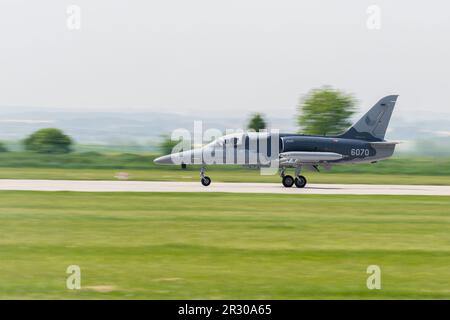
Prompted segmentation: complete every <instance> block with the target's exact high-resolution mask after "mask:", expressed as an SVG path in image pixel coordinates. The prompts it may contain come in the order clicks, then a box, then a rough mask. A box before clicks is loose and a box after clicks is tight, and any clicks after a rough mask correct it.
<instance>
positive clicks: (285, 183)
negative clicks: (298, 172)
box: [282, 176, 294, 188]
mask: <svg viewBox="0 0 450 320" xmlns="http://www.w3.org/2000/svg"><path fill="white" fill-rule="evenodd" d="M282 182H283V186H285V187H286V188H290V187H292V186H293V185H294V178H292V176H284V177H283V181H282Z"/></svg>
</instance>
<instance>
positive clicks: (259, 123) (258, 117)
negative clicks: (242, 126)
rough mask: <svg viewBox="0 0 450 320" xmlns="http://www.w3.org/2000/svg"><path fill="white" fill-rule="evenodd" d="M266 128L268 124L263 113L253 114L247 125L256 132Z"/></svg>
mask: <svg viewBox="0 0 450 320" xmlns="http://www.w3.org/2000/svg"><path fill="white" fill-rule="evenodd" d="M266 128H267V123H266V120H264V116H263V115H262V114H261V113H255V114H253V115H252V117H251V119H250V121H249V123H248V125H247V129H252V130H255V131H256V132H258V131H261V130H262V129H266Z"/></svg>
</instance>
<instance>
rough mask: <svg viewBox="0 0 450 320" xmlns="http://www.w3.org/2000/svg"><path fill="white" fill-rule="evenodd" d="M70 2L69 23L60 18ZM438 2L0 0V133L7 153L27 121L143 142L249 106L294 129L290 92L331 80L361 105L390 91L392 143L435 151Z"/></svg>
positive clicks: (443, 83) (441, 14)
mask: <svg viewBox="0 0 450 320" xmlns="http://www.w3.org/2000/svg"><path fill="white" fill-rule="evenodd" d="M71 5H75V6H77V7H78V8H79V9H80V12H79V13H80V15H79V18H80V20H79V23H80V24H79V26H80V28H79V29H77V28H75V29H74V28H70V25H69V26H68V23H70V19H71V13H70V12H68V11H67V10H68V8H69V7H70V6H71ZM374 5H375V6H376V7H377V8H378V9H379V19H378V20H379V21H378V24H379V25H378V26H377V27H375V28H371V27H370V26H369V25H368V24H370V19H372V18H373V11H371V9H370V8H371V6H374ZM449 9H450V5H449V4H448V2H446V1H443V0H442V1H439V0H437V1H433V3H432V4H428V3H424V2H422V1H406V0H401V1H395V2H394V1H387V0H386V1H383V0H379V1H376V2H373V1H361V0H358V1H356V0H349V1H346V2H345V4H344V3H341V2H336V1H331V0H320V1H309V2H300V1H294V0H281V1H276V2H275V1H267V0H262V1H261V0H245V1H241V0H239V1H238V0H231V1H207V0H192V1H182V0H169V1H144V0H142V1H141V0H131V1H117V0H108V1H106V0H96V1H87V0H77V1H53V0H42V1H38V2H30V1H23V0H4V1H2V2H1V4H0V39H2V41H1V44H0V49H1V53H0V66H1V73H0V87H1V88H2V90H1V91H2V94H1V96H0V141H3V142H4V143H5V144H6V145H7V146H8V148H9V149H10V150H13V151H19V150H20V149H21V147H20V143H19V141H20V140H22V139H24V138H25V137H26V136H27V135H29V134H30V133H32V132H33V131H35V130H37V129H40V128H46V127H57V128H60V129H63V130H64V131H65V132H66V133H67V134H69V135H70V136H71V137H73V138H74V139H75V141H76V143H77V144H78V145H95V146H102V148H103V149H102V150H105V148H104V147H105V146H114V150H119V151H156V147H157V145H158V143H159V141H160V139H161V138H160V136H161V134H164V133H170V132H171V131H172V130H173V129H175V128H180V127H182V128H187V129H192V127H193V121H194V120H203V121H204V125H205V126H206V127H214V128H219V129H223V130H224V129H225V128H242V127H244V126H245V122H246V121H247V118H248V116H249V114H251V113H253V112H260V113H264V114H265V115H266V119H267V121H268V123H269V126H271V127H274V128H278V129H280V130H281V131H285V132H290V131H297V130H298V128H297V126H296V117H297V105H298V101H299V98H300V97H302V96H303V95H305V94H306V93H307V92H309V91H310V90H311V89H313V88H318V87H321V86H324V85H330V86H333V87H335V88H337V89H339V90H343V91H344V92H347V93H349V94H352V95H353V96H354V97H355V98H356V99H357V100H358V106H359V111H360V112H364V111H365V110H366V109H367V108H369V107H371V106H372V105H373V104H374V103H375V102H376V101H377V100H378V99H379V98H381V97H382V96H385V95H388V94H399V95H400V98H399V101H398V105H397V108H396V110H395V113H394V118H393V121H392V124H391V126H390V131H389V133H388V136H387V138H388V139H391V140H402V141H405V142H406V143H404V144H402V145H401V146H400V149H399V150H400V153H401V152H412V153H416V154H419V155H433V156H435V155H448V154H449V153H450V142H449V141H450V109H449V106H448V103H449V101H450V82H449V81H448V76H449V74H450V64H449V63H448V57H449V56H450V43H449V42H448V41H446V39H447V37H448V35H449V34H450V20H449V19H448V10H449ZM72 13H73V12H72ZM358 115H359V114H356V115H355V118H356V117H357V116H358ZM89 149H92V148H89ZM94 149H96V148H94ZM79 150H84V149H83V148H79ZM99 150H100V149H99Z"/></svg>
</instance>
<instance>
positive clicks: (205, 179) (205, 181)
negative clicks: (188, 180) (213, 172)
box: [201, 177, 211, 187]
mask: <svg viewBox="0 0 450 320" xmlns="http://www.w3.org/2000/svg"><path fill="white" fill-rule="evenodd" d="M201 181H202V185H204V186H205V187H207V186H209V185H210V184H211V178H210V177H203V178H202V180H201Z"/></svg>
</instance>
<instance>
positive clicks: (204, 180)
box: [200, 167, 211, 187]
mask: <svg viewBox="0 0 450 320" xmlns="http://www.w3.org/2000/svg"><path fill="white" fill-rule="evenodd" d="M200 182H201V183H202V185H204V186H205V187H207V186H209V185H210V184H211V178H210V177H208V176H205V168H203V167H202V168H201V169H200Z"/></svg>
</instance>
